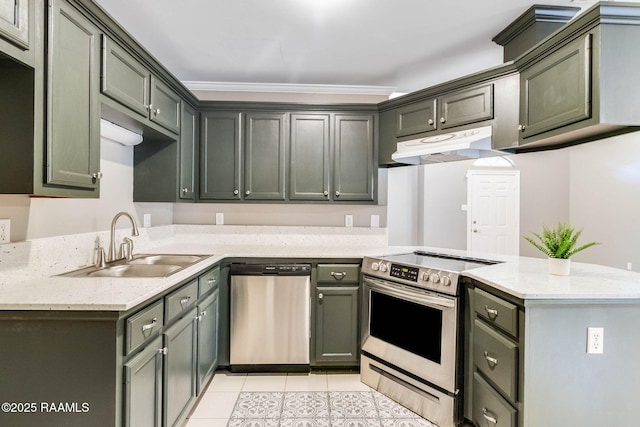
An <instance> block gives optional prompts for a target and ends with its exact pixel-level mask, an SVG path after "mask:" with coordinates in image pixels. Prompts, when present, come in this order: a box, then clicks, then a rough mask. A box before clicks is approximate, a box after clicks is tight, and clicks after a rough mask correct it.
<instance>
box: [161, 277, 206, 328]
mask: <svg viewBox="0 0 640 427" xmlns="http://www.w3.org/2000/svg"><path fill="white" fill-rule="evenodd" d="M197 299H198V280H193V281H192V282H190V283H188V284H186V285H184V286H183V287H181V288H180V289H178V290H177V291H174V292H173V293H171V294H169V295H167V296H166V297H165V318H166V323H169V322H170V321H171V320H172V319H175V318H176V317H177V316H179V315H180V314H181V313H182V312H183V311H184V310H186V309H187V308H189V307H191V306H192V305H193V304H194V303H195V302H196V300H197Z"/></svg>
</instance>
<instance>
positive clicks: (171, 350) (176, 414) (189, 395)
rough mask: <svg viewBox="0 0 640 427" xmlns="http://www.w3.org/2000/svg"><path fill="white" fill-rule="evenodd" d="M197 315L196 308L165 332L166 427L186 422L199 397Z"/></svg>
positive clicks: (164, 399) (164, 397) (164, 396)
mask: <svg viewBox="0 0 640 427" xmlns="http://www.w3.org/2000/svg"><path fill="white" fill-rule="evenodd" d="M196 313H197V312H196V309H195V308H193V309H192V310H190V311H189V312H188V313H186V314H185V315H184V317H182V318H181V319H180V320H178V321H177V322H176V323H175V324H174V325H172V326H170V327H169V328H167V329H166V330H165V331H164V332H163V339H164V346H165V348H166V352H167V354H166V355H165V356H164V387H163V389H164V393H163V409H164V416H163V419H164V423H163V425H164V426H165V427H167V426H174V425H177V424H178V423H179V422H181V421H183V420H184V418H185V417H186V415H187V414H186V412H187V411H188V410H189V406H190V404H191V402H192V401H193V399H194V398H195V396H196V360H197V353H196V323H195V318H196Z"/></svg>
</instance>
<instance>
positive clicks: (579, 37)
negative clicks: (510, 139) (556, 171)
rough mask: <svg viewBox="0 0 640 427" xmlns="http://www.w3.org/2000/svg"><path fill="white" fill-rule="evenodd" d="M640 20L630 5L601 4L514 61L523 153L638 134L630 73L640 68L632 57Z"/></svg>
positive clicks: (638, 98)
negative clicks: (517, 79) (518, 93)
mask: <svg viewBox="0 0 640 427" xmlns="http://www.w3.org/2000/svg"><path fill="white" fill-rule="evenodd" d="M639 15H640V11H639V10H638V8H637V7H633V6H631V5H624V4H620V5H615V4H612V3H607V2H601V3H598V4H597V5H594V7H591V8H589V9H588V10H587V11H585V12H584V13H581V14H580V15H578V16H576V18H574V19H573V20H571V21H570V22H569V23H568V24H567V25H565V26H564V27H562V28H561V29H559V30H558V31H556V32H555V33H553V34H552V35H551V36H549V37H547V38H546V39H544V40H543V41H542V42H541V43H539V44H538V45H536V46H534V47H533V48H532V49H530V50H528V51H527V52H526V53H524V54H523V55H522V56H520V57H519V58H517V59H516V61H515V64H516V66H517V67H518V69H519V71H520V75H521V77H520V91H519V92H520V120H519V124H518V130H519V141H518V147H517V148H518V151H526V150H530V149H540V147H543V148H546V149H548V148H555V147H563V146H566V145H569V144H577V143H582V142H588V141H593V140H599V139H602V138H605V137H609V136H613V135H617V134H621V133H625V132H632V131H636V130H637V129H638V128H637V126H638V125H640V88H639V87H638V85H637V83H636V79H635V78H634V76H633V73H629V72H628V70H634V69H637V68H638V67H639V66H640V59H639V58H638V57H637V55H633V54H631V53H630V52H633V49H634V47H635V46H637V44H638V43H639V42H640V26H639V25H636V21H637V20H636V18H637V17H638V16H639ZM632 17H633V18H632ZM631 23H633V25H632V24H631Z"/></svg>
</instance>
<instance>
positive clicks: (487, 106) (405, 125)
mask: <svg viewBox="0 0 640 427" xmlns="http://www.w3.org/2000/svg"><path fill="white" fill-rule="evenodd" d="M492 118H493V85H492V84H491V83H489V84H484V85H481V86H476V87H471V88H464V89H459V90H454V91H452V92H449V93H445V94H443V95H441V96H439V97H437V98H432V99H427V100H423V101H419V102H414V103H411V104H409V105H407V106H404V107H401V108H398V110H397V111H396V126H397V127H396V136H397V137H401V136H407V135H414V134H419V133H424V132H429V131H432V130H437V129H449V128H453V127H456V126H462V125H466V124H469V123H474V122H480V121H483V120H489V119H492Z"/></svg>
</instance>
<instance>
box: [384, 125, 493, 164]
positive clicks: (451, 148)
mask: <svg viewBox="0 0 640 427" xmlns="http://www.w3.org/2000/svg"><path fill="white" fill-rule="evenodd" d="M504 154H505V153H502V152H500V151H496V150H492V149H491V126H483V127H479V128H475V129H467V130H463V131H457V132H451V133H445V134H441V135H435V136H429V137H426V138H420V139H412V140H409V141H403V142H399V143H398V148H397V151H396V152H395V153H393V154H392V155H391V158H392V159H393V160H394V161H396V162H398V163H407V164H410V165H424V164H430V163H443V162H454V161H459V160H468V159H478V158H480V157H494V156H504Z"/></svg>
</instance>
